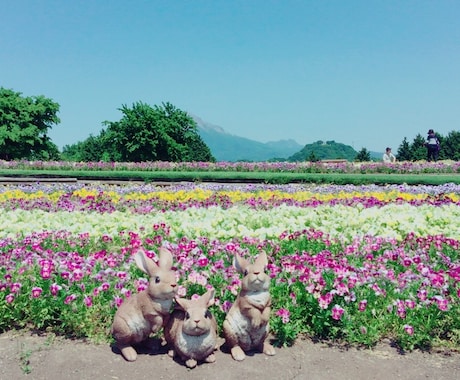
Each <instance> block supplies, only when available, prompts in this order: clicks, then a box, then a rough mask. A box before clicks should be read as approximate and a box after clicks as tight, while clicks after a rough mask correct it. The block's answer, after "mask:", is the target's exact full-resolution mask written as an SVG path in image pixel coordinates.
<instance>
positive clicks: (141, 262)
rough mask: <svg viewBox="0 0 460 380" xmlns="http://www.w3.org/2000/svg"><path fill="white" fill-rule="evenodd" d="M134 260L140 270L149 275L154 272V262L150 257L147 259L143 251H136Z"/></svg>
mask: <svg viewBox="0 0 460 380" xmlns="http://www.w3.org/2000/svg"><path fill="white" fill-rule="evenodd" d="M134 261H135V262H136V265H137V267H138V268H139V269H140V270H141V271H142V272H144V273H146V274H148V275H149V276H151V275H152V274H153V273H154V271H155V267H156V264H155V262H154V261H153V260H152V259H149V258H148V257H147V256H146V255H145V253H144V252H143V251H138V252H137V253H136V255H135V256H134Z"/></svg>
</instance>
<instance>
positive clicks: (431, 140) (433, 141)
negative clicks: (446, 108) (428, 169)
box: [425, 129, 440, 161]
mask: <svg viewBox="0 0 460 380" xmlns="http://www.w3.org/2000/svg"><path fill="white" fill-rule="evenodd" d="M425 146H426V149H427V156H426V159H427V161H437V160H438V157H439V147H440V145H439V140H438V138H437V137H436V134H435V133H434V131H433V130H432V129H430V130H429V131H428V136H427V138H426V143H425Z"/></svg>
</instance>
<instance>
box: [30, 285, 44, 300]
mask: <svg viewBox="0 0 460 380" xmlns="http://www.w3.org/2000/svg"><path fill="white" fill-rule="evenodd" d="M42 292H43V289H42V288H40V287H38V286H34V287H33V288H32V298H38V297H40V296H41V294H42Z"/></svg>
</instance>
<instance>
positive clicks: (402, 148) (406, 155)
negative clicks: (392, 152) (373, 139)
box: [396, 137, 412, 161]
mask: <svg viewBox="0 0 460 380" xmlns="http://www.w3.org/2000/svg"><path fill="white" fill-rule="evenodd" d="M396 158H397V160H398V161H411V160H412V152H411V147H410V145H409V142H408V141H407V138H406V137H404V140H403V142H402V143H401V145H399V147H398V152H397V153H396Z"/></svg>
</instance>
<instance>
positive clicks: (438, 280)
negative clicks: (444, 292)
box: [430, 273, 444, 288]
mask: <svg viewBox="0 0 460 380" xmlns="http://www.w3.org/2000/svg"><path fill="white" fill-rule="evenodd" d="M430 280H431V285H432V286H434V287H438V288H440V287H442V286H443V285H444V277H443V276H442V274H439V273H433V274H432V275H431V278H430Z"/></svg>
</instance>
